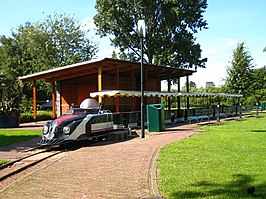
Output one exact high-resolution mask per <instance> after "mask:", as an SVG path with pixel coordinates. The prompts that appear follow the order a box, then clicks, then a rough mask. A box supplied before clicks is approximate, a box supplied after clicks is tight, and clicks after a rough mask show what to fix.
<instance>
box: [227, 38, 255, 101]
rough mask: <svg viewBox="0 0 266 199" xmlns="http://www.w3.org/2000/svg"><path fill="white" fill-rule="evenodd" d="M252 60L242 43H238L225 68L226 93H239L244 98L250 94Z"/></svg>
mask: <svg viewBox="0 0 266 199" xmlns="http://www.w3.org/2000/svg"><path fill="white" fill-rule="evenodd" d="M252 61H253V58H252V57H251V55H250V53H249V51H247V50H246V48H245V47H244V42H242V43H239V44H238V45H237V47H236V49H235V50H234V52H233V59H232V61H230V65H229V66H228V67H227V70H226V72H227V77H226V82H225V87H226V89H227V92H231V93H241V94H243V95H244V96H248V95H249V94H250V85H251V83H252V72H253V68H254V65H253V63H252Z"/></svg>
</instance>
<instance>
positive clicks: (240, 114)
mask: <svg viewBox="0 0 266 199" xmlns="http://www.w3.org/2000/svg"><path fill="white" fill-rule="evenodd" d="M239 118H242V104H241V103H239Z"/></svg>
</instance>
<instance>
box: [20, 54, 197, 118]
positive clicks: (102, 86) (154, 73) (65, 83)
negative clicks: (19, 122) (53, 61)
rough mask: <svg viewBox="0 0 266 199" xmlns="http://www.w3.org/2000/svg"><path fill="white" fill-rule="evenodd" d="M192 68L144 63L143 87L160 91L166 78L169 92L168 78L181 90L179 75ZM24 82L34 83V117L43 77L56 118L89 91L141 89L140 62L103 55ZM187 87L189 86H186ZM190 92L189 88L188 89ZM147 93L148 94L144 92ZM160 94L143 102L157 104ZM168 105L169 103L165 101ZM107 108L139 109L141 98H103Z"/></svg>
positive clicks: (181, 75) (121, 109) (99, 100)
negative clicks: (49, 87) (50, 88)
mask: <svg viewBox="0 0 266 199" xmlns="http://www.w3.org/2000/svg"><path fill="white" fill-rule="evenodd" d="M194 72H195V71H193V70H187V69H180V68H172V67H167V66H158V65H152V64H144V90H145V91H150V92H161V81H163V80H167V81H168V91H169V92H170V85H171V83H170V82H171V80H173V79H175V80H177V82H178V91H180V78H183V77H184V78H186V81H187V82H189V76H190V75H192V74H193V73H194ZM20 79H21V80H22V81H24V82H32V83H33V109H34V118H36V116H37V102H36V96H37V95H38V89H37V84H36V81H38V80H45V81H46V82H47V83H50V84H51V86H52V114H53V117H58V116H60V115H62V114H64V113H65V112H66V110H67V109H69V108H70V106H71V105H73V104H74V105H75V106H79V105H80V103H81V102H82V101H83V100H84V99H86V98H89V97H91V93H95V92H102V91H104V90H126V91H140V87H141V85H140V63H136V62H131V61H125V60H117V59H111V58H104V59H99V60H91V61H86V62H81V63H77V64H72V65H68V66H64V67H59V68H55V69H50V70H46V71H43V72H38V73H34V74H30V75H26V76H23V77H20ZM187 88H188V87H187ZM187 92H189V90H187ZM146 96H147V95H146ZM103 97H104V96H103V95H97V96H96V95H95V99H97V100H98V102H99V103H101V102H103ZM160 100H161V96H160V95H152V96H147V97H145V100H144V101H145V104H153V103H160V102H161V101H160ZM168 104H169V106H170V102H169V103H168ZM104 106H105V108H106V109H108V110H111V111H112V112H114V113H119V112H134V111H140V98H139V97H137V96H135V95H132V94H131V95H130V97H123V96H121V97H116V96H111V97H107V98H104Z"/></svg>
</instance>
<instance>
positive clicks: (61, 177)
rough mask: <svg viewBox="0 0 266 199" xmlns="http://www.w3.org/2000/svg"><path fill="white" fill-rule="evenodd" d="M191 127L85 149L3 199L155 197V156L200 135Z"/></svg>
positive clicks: (18, 184) (8, 190) (25, 181)
mask: <svg viewBox="0 0 266 199" xmlns="http://www.w3.org/2000/svg"><path fill="white" fill-rule="evenodd" d="M189 128H191V126H188V125H186V126H179V127H174V128H171V129H168V130H167V131H166V132H163V133H157V134H153V135H151V136H148V137H147V138H145V139H141V138H135V139H132V140H128V141H124V142H118V143H112V142H108V143H104V144H103V143H100V144H98V145H93V146H88V147H83V148H81V149H79V150H77V151H74V152H72V153H71V154H69V155H68V156H65V157H63V158H61V159H60V160H58V161H56V162H54V163H53V164H51V165H49V166H47V167H45V168H42V169H40V170H39V171H37V172H35V173H32V174H30V175H28V176H27V177H25V178H24V179H23V180H21V181H18V182H16V183H14V184H13V185H12V186H10V187H8V188H6V189H5V190H3V191H1V192H0V198H6V199H7V198H12V199H14V198H23V199H27V198H30V199H34V198H38V199H39V198H40V199H42V198H60V199H61V198H71V199H72V198H93V199H95V198H152V195H151V190H150V185H149V171H150V165H151V160H152V158H153V155H154V153H155V152H156V150H157V149H158V148H159V147H162V146H164V145H166V144H168V143H171V142H174V141H177V140H180V139H184V138H186V137H189V136H191V135H193V134H196V133H198V131H194V130H191V129H189Z"/></svg>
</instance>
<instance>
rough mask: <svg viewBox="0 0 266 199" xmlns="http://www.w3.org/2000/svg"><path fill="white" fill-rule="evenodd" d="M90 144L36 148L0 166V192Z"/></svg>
mask: <svg viewBox="0 0 266 199" xmlns="http://www.w3.org/2000/svg"><path fill="white" fill-rule="evenodd" d="M92 143H93V142H80V143H75V144H71V143H69V144H65V145H60V146H53V147H50V148H43V147H36V148H34V149H31V150H29V151H27V152H30V153H31V154H29V155H26V156H24V157H22V158H19V159H16V160H15V161H12V162H9V163H6V164H4V165H1V166H0V190H2V189H4V188H5V187H7V186H9V185H10V184H12V183H13V182H15V181H17V180H19V179H22V178H23V177H24V176H26V175H28V174H29V173H32V172H35V171H37V170H39V169H41V168H44V167H46V166H47V165H49V164H51V163H53V162H54V161H56V160H58V159H59V158H61V157H62V156H64V155H66V154H67V153H69V152H72V151H74V150H77V149H79V148H81V147H84V146H88V145H90V144H92Z"/></svg>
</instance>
